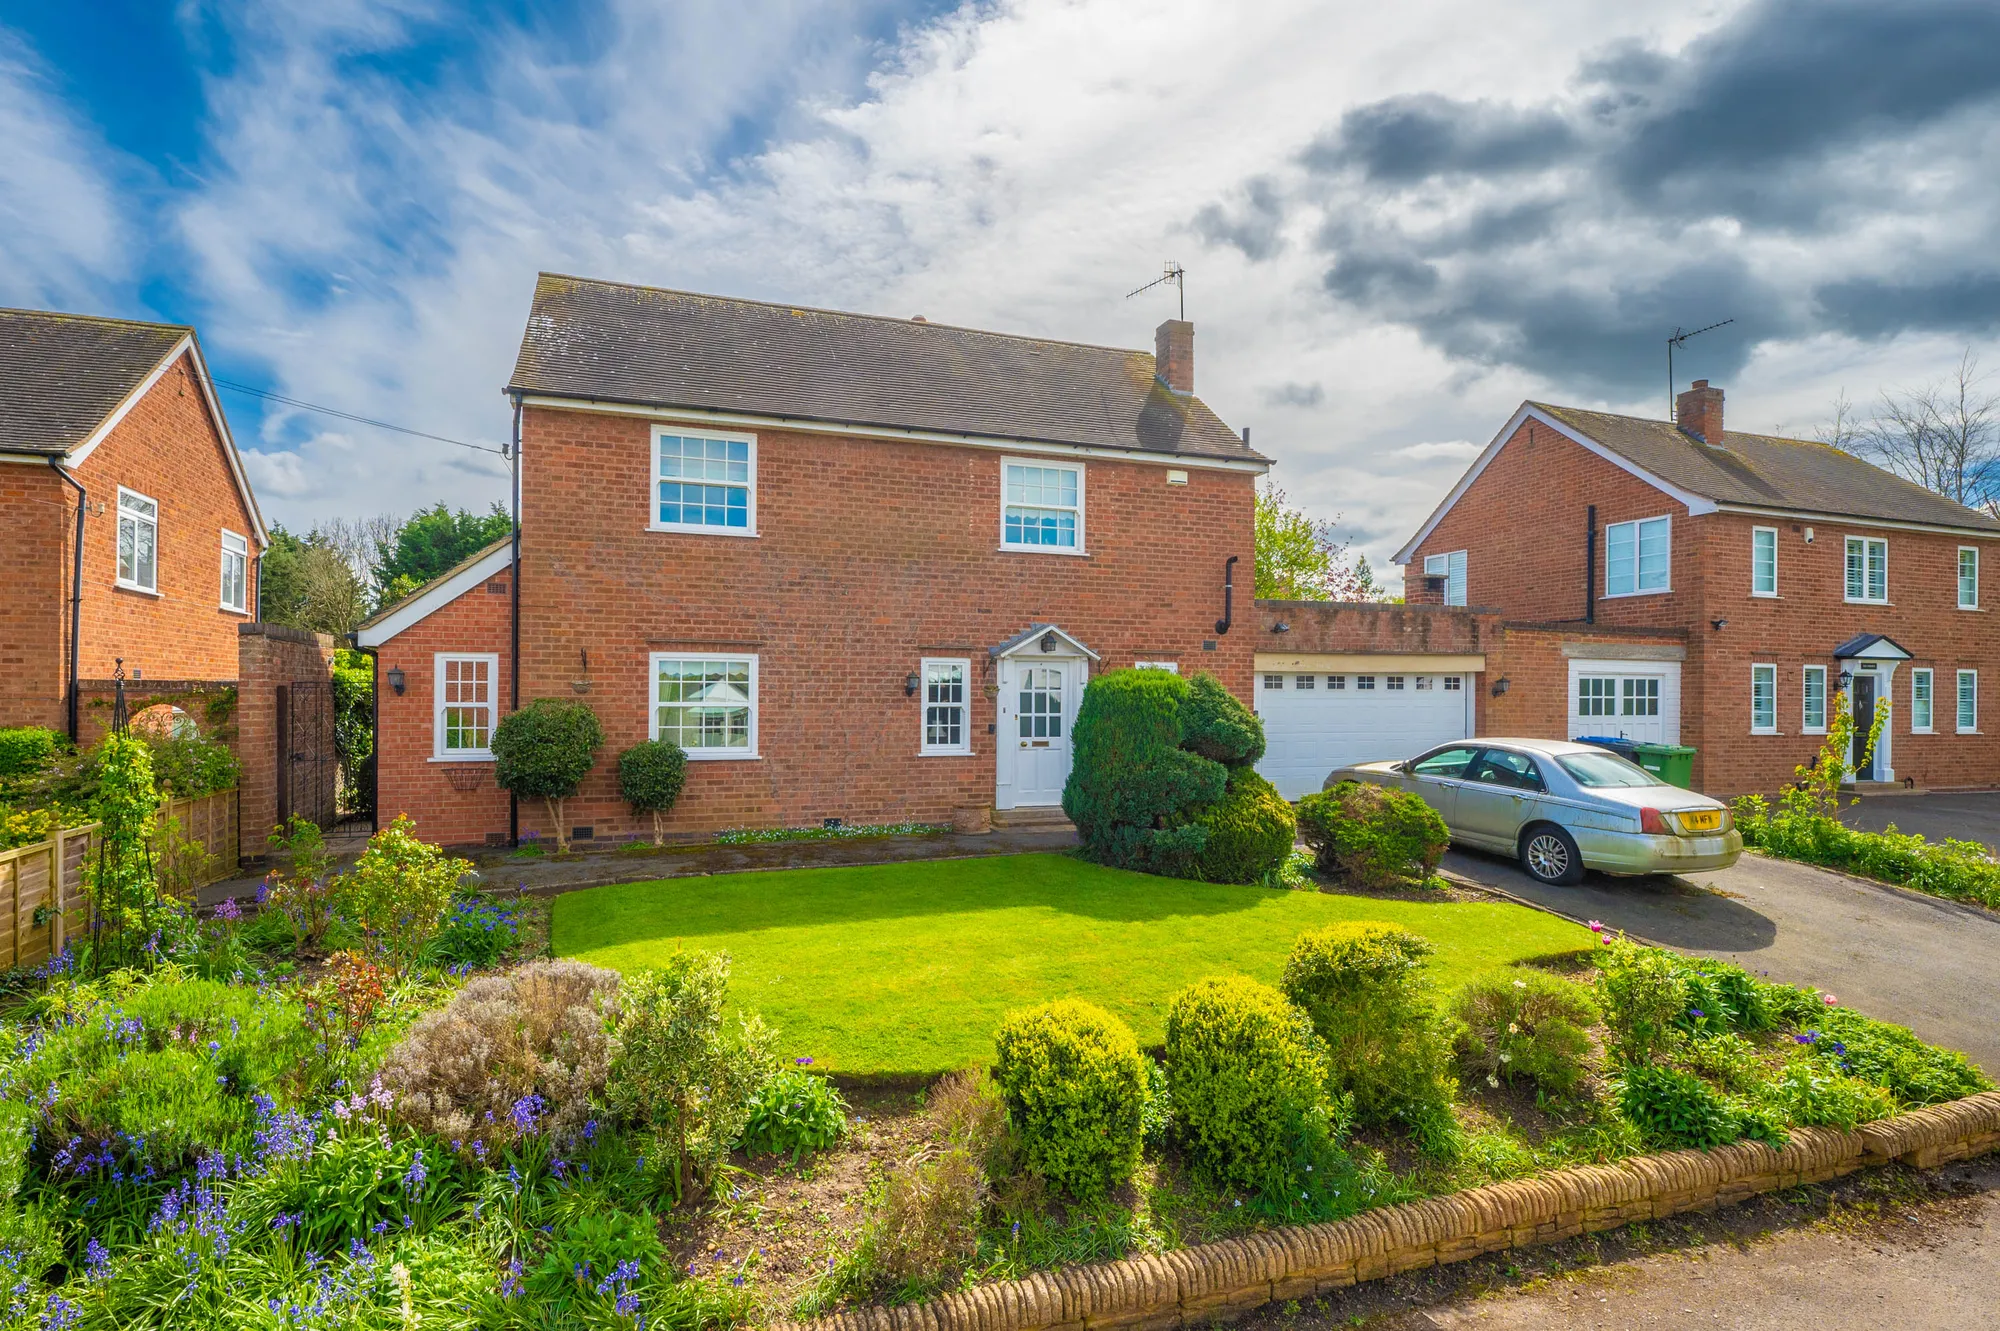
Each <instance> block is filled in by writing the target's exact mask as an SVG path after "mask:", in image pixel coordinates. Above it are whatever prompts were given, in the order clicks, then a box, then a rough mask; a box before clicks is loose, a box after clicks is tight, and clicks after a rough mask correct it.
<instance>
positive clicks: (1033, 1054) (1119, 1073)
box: [993, 998, 1146, 1200]
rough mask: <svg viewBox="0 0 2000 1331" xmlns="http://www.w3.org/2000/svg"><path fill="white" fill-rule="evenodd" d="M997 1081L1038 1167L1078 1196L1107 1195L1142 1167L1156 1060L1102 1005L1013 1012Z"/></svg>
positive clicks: (1062, 1004)
mask: <svg viewBox="0 0 2000 1331" xmlns="http://www.w3.org/2000/svg"><path fill="white" fill-rule="evenodd" d="M993 1044H994V1047H995V1050H996V1051H997V1054H998V1057H997V1059H996V1061H995V1062H994V1065H993V1079H994V1081H995V1082H997V1083H998V1084H999V1087H1000V1092H1001V1094H1002V1095H1003V1096H1004V1097H1005V1098H1006V1102H1007V1117H1008V1120H1009V1121H1010V1122H1011V1123H1012V1124H1013V1125H1014V1130H1015V1131H1016V1132H1018V1133H1020V1134H1021V1144H1022V1150H1023V1153H1024V1154H1025V1156H1026V1158H1027V1163H1028V1167H1029V1168H1030V1169H1032V1170H1033V1171H1034V1172H1035V1173H1037V1174H1039V1175H1041V1176H1042V1177H1043V1178H1045V1179H1047V1180H1048V1181H1049V1182H1050V1183H1051V1184H1053V1185H1054V1186H1056V1187H1057V1188H1059V1189H1061V1190H1062V1191H1063V1192H1066V1193H1068V1194H1070V1195H1071V1196H1072V1197H1078V1198H1083V1199H1086V1200H1088V1199H1091V1198H1096V1197H1101V1196H1103V1195H1104V1193H1105V1192H1106V1191H1107V1190H1109V1189H1110V1188H1112V1187H1115V1186H1116V1185H1118V1184H1120V1183H1123V1182H1124V1181H1125V1180H1126V1179H1129V1178H1131V1177H1132V1172H1133V1171H1134V1170H1135V1169H1137V1168H1138V1167H1139V1148H1140V1145H1141V1142H1142V1139H1143V1136H1144V1127H1145V1108H1146V1060H1145V1059H1144V1057H1143V1056H1141V1055H1140V1053H1139V1042H1138V1040H1137V1039H1135V1038H1134V1037H1133V1035H1132V1028H1131V1027H1129V1026H1127V1025H1126V1024H1125V1023H1124V1022H1122V1021H1120V1020H1119V1019H1118V1018H1116V1017H1114V1016H1112V1015H1111V1014H1110V1013H1109V1012H1106V1011H1105V1010H1104V1009H1103V1008H1101V1007H1098V1006H1097V1005H1096V1004H1094V1003H1085V1002H1082V1001H1081V1000H1078V999H1067V998H1066V999H1059V1000H1057V1001H1056V1002H1053V1003H1045V1004H1043V1005H1042V1006H1041V1007H1037V1008H1029V1009H1027V1010H1026V1011H1022V1012H1015V1013H1010V1014H1009V1015H1008V1017H1007V1019H1006V1020H1005V1021H1003V1022H1001V1024H1000V1029H999V1031H998V1032H996V1033H995V1035H994V1037H993Z"/></svg>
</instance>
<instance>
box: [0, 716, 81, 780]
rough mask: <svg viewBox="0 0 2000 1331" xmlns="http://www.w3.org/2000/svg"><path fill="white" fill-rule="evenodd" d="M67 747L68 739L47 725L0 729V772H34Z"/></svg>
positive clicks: (15, 773)
mask: <svg viewBox="0 0 2000 1331" xmlns="http://www.w3.org/2000/svg"><path fill="white" fill-rule="evenodd" d="M68 747H69V741H68V740H66V739H64V738H63V737H62V736H61V735H59V734H57V733H56V732H55V731H53V730H50V729H48V728H47V727H46V726H15V727H12V728H10V729H0V776H34V775H36V774H38V773H39V772H41V771H42V770H43V769H44V768H46V767H47V766H48V765H49V764H50V763H52V762H54V761H55V760H56V756H57V755H58V754H60V753H61V752H62V751H63V750H64V749H66V748H68Z"/></svg>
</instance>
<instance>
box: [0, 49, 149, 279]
mask: <svg viewBox="0 0 2000 1331" xmlns="http://www.w3.org/2000/svg"><path fill="white" fill-rule="evenodd" d="M0 144H5V145H6V148H5V150H4V151H0V292H4V293H6V298H7V299H9V300H11V301H14V302H16V303H18V304H20V305H23V306H47V307H56V308H65V309H75V310H85V311H95V310H98V309H102V308H104V307H105V305H106V303H107V293H108V292H109V290H110V289H111V288H112V286H113V285H114V284H115V283H116V282H117V281H118V280H119V279H121V278H123V277H125V276H126V275H127V274H128V273H129V272H130V270H131V268H132V266H133V259H132V257H131V255H130V253H129V249H128V247H129V245H130V243H131V238H130V236H129V234H128V232H127V229H126V227H125V226H124V224H123V221H122V219H121V218H120V216H119V212H118V207H117V203H116V196H115V194H114V192H113V189H112V186H111V184H110V182H109V181H108V180H107V179H106V178H105V177H104V175H103V174H101V173H100V170H99V169H98V166H97V165H96V164H101V163H105V160H106V156H107V154H106V151H105V149H104V147H103V144H102V142H101V141H100V140H99V138H98V136H97V134H96V133H95V131H94V130H92V129H91V128H90V127H89V126H88V125H86V124H83V123H81V122H80V121H79V120H78V119H77V118H76V117H75V116H74V115H73V114H72V113H71V112H70V110H69V108H67V107H66V106H65V105H64V104H63V102H62V100H61V98H60V97H59V96H58V95H57V93H56V91H55V89H54V86H53V82H52V79H51V77H50V73H49V71H48V70H47V69H46V68H45V67H44V66H43V64H42V62H41V61H40V60H39V59H38V58H37V57H36V56H35V54H34V53H33V52H32V51H30V50H29V49H28V48H27V47H26V46H25V45H24V44H23V43H22V42H21V41H20V40H19V39H18V38H16V37H14V36H12V35H11V34H9V33H8V32H7V30H6V29H5V28H0Z"/></svg>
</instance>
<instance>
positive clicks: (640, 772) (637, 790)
mask: <svg viewBox="0 0 2000 1331" xmlns="http://www.w3.org/2000/svg"><path fill="white" fill-rule="evenodd" d="M687 770H688V756H687V752H686V750H684V749H682V748H681V746H680V745H678V744H676V743H674V742H673V741H672V740H666V739H648V740H641V741H640V742H639V743H637V744H634V745H633V746H632V747H631V748H629V749H627V750H625V752H623V753H621V754H619V755H618V793H619V794H620V795H623V796H624V797H625V802H626V803H627V804H629V805H631V806H632V811H633V812H634V813H648V814H651V815H652V816H653V844H654V845H656V846H658V845H661V844H664V842H665V840H666V838H665V835H664V833H665V823H666V818H667V811H668V810H669V809H672V808H673V807H674V801H675V800H678V799H679V798H680V797H681V787H683V786H685V785H686V784H687Z"/></svg>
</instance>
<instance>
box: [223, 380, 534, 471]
mask: <svg viewBox="0 0 2000 1331" xmlns="http://www.w3.org/2000/svg"><path fill="white" fill-rule="evenodd" d="M215 386H216V387H217V388H227V389H228V390H230V391H231V392H233V393H248V394H249V395H250V396H251V397H261V398H263V399H264V400H265V401H267V402H281V403H283V404H284V405H285V406H288V407H297V408H298V409H299V410H300V411H313V412H318V413H319V414H320V415H322V416H333V417H336V418H337V419H339V420H343V421H353V422H355V423H356V424H357V425H372V426H374V427H375V428H376V429H378V430H391V431H394V432H395V433H397V434H407V435H410V436H412V437H413V438H417V439H435V440H436V441H437V442H438V443H440V444H456V445H457V446H458V447H460V448H470V449H475V450H477V451H478V452H481V453H491V454H493V456H495V457H501V458H504V457H508V456H510V455H509V453H508V451H507V450H506V449H505V448H492V447H489V446H488V445H486V444H468V443H466V442H465V440H463V439H447V438H446V437H445V436H443V435H441V434H431V433H430V432H429V431H427V430H412V429H410V428H409V427H408V426H406V425H391V424H390V423H389V422H388V421H378V420H376V419H375V418H374V417H372V416H357V415H355V414H354V413H353V412H351V411H342V410H340V409H339V408H338V407H322V406H320V405H318V404H317V403H313V402H301V401H300V400H299V399H297V398H295V397H286V396H285V395H284V394H283V393H272V392H267V391H266V390H264V389H262V388H252V387H250V385H248V384H232V383H230V382H229V381H228V380H227V379H217V380H216V381H215Z"/></svg>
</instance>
